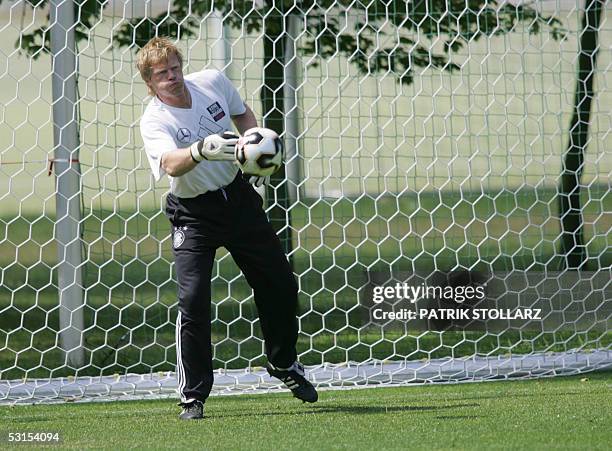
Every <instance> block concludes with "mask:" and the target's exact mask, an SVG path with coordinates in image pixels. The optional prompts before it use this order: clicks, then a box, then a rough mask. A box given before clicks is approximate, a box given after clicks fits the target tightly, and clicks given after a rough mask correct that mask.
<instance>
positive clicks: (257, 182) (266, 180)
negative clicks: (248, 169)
mask: <svg viewBox="0 0 612 451" xmlns="http://www.w3.org/2000/svg"><path fill="white" fill-rule="evenodd" d="M249 183H250V184H251V185H253V186H254V187H256V188H259V187H260V186H263V185H269V184H270V176H269V175H268V176H266V177H260V176H259V175H252V176H250V177H249Z"/></svg>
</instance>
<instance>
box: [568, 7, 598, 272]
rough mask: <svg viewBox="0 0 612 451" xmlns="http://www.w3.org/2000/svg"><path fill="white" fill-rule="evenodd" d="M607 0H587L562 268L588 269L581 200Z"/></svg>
mask: <svg viewBox="0 0 612 451" xmlns="http://www.w3.org/2000/svg"><path fill="white" fill-rule="evenodd" d="M604 4H605V0H585V7H584V14H583V16H582V32H581V34H580V41H579V44H578V52H579V55H578V76H577V77H576V96H575V99H574V109H573V115H572V120H571V122H570V127H569V130H570V135H569V140H568V144H567V151H566V152H565V158H564V162H563V168H562V172H561V183H560V186H559V215H560V217H561V249H560V252H561V256H562V257H563V260H562V261H561V264H562V268H567V269H585V265H586V264H587V252H586V246H585V244H584V228H583V218H582V206H581V203H580V188H581V184H580V181H581V178H582V172H583V169H584V153H585V152H586V148H587V145H588V141H589V123H590V122H591V101H592V100H593V96H594V93H593V80H594V78H595V67H596V62H597V53H598V50H599V47H598V45H597V37H598V32H599V26H600V24H601V17H602V16H603V14H602V11H603V8H604Z"/></svg>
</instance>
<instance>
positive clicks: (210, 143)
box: [190, 131, 240, 163]
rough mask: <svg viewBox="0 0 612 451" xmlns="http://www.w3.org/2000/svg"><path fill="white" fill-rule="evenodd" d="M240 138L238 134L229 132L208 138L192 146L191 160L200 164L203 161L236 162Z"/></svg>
mask: <svg viewBox="0 0 612 451" xmlns="http://www.w3.org/2000/svg"><path fill="white" fill-rule="evenodd" d="M238 138H240V137H239V136H238V135H237V134H236V133H234V132H229V131H225V132H223V133H221V134H218V135H210V136H207V137H206V138H204V139H203V140H201V141H196V142H194V143H193V144H192V145H191V147H190V150H191V158H193V161H196V162H198V163H199V162H200V161H202V160H209V161H234V160H235V159H236V157H235V150H236V149H235V148H236V143H238Z"/></svg>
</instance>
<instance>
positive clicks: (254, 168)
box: [236, 127, 283, 177]
mask: <svg viewBox="0 0 612 451" xmlns="http://www.w3.org/2000/svg"><path fill="white" fill-rule="evenodd" d="M236 161H237V162H238V166H240V169H241V170H242V172H243V173H244V174H246V175H257V176H260V177H267V176H269V175H272V174H274V173H275V172H276V171H278V170H279V169H280V167H281V166H282V164H283V143H282V141H281V139H280V138H279V136H278V134H277V133H276V132H275V131H274V130H270V129H269V128H263V127H254V128H250V129H248V130H247V131H246V132H244V135H242V138H241V139H240V140H239V141H238V144H237V145H236Z"/></svg>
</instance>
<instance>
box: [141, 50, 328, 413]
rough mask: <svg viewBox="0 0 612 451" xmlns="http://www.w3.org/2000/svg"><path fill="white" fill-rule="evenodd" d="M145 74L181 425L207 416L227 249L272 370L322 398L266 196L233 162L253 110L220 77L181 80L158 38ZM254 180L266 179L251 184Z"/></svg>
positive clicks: (173, 56) (147, 55) (299, 392)
mask: <svg viewBox="0 0 612 451" xmlns="http://www.w3.org/2000/svg"><path fill="white" fill-rule="evenodd" d="M137 64H138V69H139V71H140V74H141V76H142V79H143V80H144V81H145V83H146V85H147V87H148V89H149V93H150V94H151V95H153V96H154V97H153V99H152V100H151V101H150V102H149V104H148V106H147V108H146V110H145V112H144V114H143V116H142V119H141V121H140V132H141V134H142V139H143V142H144V147H145V151H146V154H147V158H148V160H149V164H150V166H151V171H152V172H153V175H154V176H155V179H156V181H157V180H159V179H160V178H161V177H162V176H163V175H164V174H166V175H167V176H168V177H169V179H170V193H169V194H168V197H167V199H166V215H167V216H168V218H169V219H170V222H171V223H172V226H173V233H172V246H173V252H174V258H175V267H176V274H177V281H178V303H179V312H178V316H177V326H176V327H177V332H176V347H177V374H178V383H179V394H180V396H181V403H180V405H181V406H182V407H183V411H182V412H181V414H180V418H182V419H198V418H202V417H203V410H204V402H205V401H206V399H207V397H208V396H209V394H210V390H211V388H212V384H213V365H212V349H211V337H210V329H211V327H210V320H211V318H210V297H211V295H210V279H211V275H212V267H213V264H214V258H215V252H216V249H217V248H218V247H221V246H223V247H225V248H226V249H227V250H228V251H229V252H230V253H231V255H232V257H233V258H234V261H235V262H236V264H237V265H238V266H239V267H240V269H241V270H242V272H243V274H244V275H245V277H246V279H247V281H248V282H249V285H251V287H252V288H253V290H254V295H255V303H256V305H257V309H258V313H259V322H260V325H261V328H262V332H263V335H264V339H265V348H266V355H267V357H268V364H267V370H268V372H269V373H270V375H272V376H274V377H277V378H279V379H280V380H282V381H283V382H284V383H285V385H286V386H287V387H288V388H289V389H290V390H291V391H292V392H293V395H294V396H295V397H297V398H299V399H301V400H302V401H304V402H315V401H316V400H317V398H318V396H317V392H316V390H315V389H314V387H313V386H312V384H311V383H310V382H309V381H308V380H307V379H306V378H305V374H304V369H303V367H302V365H301V364H300V363H299V362H297V360H296V358H297V353H296V350H295V344H296V342H297V333H298V325H297V318H296V313H297V284H296V282H295V278H294V277H293V272H292V269H291V266H290V265H289V262H288V261H287V258H286V256H285V254H284V253H283V251H282V248H281V244H280V241H279V239H278V237H277V236H276V233H275V232H274V230H273V229H272V226H271V225H270V223H269V221H268V219H267V217H266V215H265V213H264V211H263V210H262V200H261V197H260V196H259V195H258V194H257V193H256V192H255V190H254V189H253V187H252V186H251V185H250V184H249V183H248V182H247V181H246V180H245V179H244V178H243V176H242V174H241V173H240V171H239V170H238V168H237V166H236V165H235V164H234V163H235V161H234V158H235V157H234V149H235V146H236V144H237V143H238V140H239V137H238V136H237V135H235V134H234V133H232V132H229V130H231V129H232V122H233V123H234V125H235V126H236V128H237V129H238V131H239V132H240V133H244V131H246V130H248V129H249V128H252V127H256V126H257V120H256V119H255V115H254V114H253V112H252V111H251V109H250V108H249V107H248V106H247V105H246V104H245V103H244V102H243V101H242V99H241V97H240V95H239V94H238V91H237V90H236V89H235V88H234V86H233V85H232V84H231V82H230V81H229V80H228V79H227V78H226V77H225V76H224V75H223V74H222V73H220V72H218V71H215V70H205V71H202V72H196V73H193V74H189V75H187V76H185V77H183V69H182V66H183V64H182V55H181V53H180V51H179V50H178V48H177V47H176V46H175V45H173V44H172V43H171V42H170V41H169V40H168V39H166V38H153V39H151V40H150V41H149V42H148V43H147V44H146V45H145V46H144V47H143V48H142V49H141V50H140V52H139V54H138V63H137ZM249 181H250V183H255V184H260V183H262V181H263V179H262V178H258V177H251V178H250V180H249Z"/></svg>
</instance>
